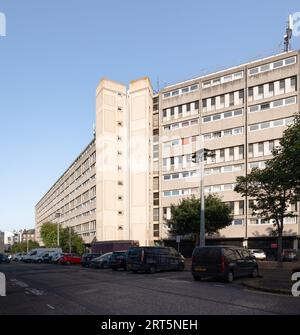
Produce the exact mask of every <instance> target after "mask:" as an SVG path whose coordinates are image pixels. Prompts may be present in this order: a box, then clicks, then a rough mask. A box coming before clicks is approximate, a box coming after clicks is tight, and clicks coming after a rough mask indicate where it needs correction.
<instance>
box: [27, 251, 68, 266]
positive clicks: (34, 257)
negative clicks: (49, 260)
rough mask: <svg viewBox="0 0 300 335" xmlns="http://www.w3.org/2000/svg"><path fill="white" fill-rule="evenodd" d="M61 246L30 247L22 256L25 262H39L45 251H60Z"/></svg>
mask: <svg viewBox="0 0 300 335" xmlns="http://www.w3.org/2000/svg"><path fill="white" fill-rule="evenodd" d="M61 251H62V250H61V248H36V249H32V250H31V251H30V252H29V253H28V254H27V255H26V256H24V257H23V259H22V260H23V262H25V263H41V262H42V255H44V254H45V253H47V252H53V253H54V252H61Z"/></svg>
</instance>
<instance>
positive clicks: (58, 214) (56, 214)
mask: <svg viewBox="0 0 300 335" xmlns="http://www.w3.org/2000/svg"><path fill="white" fill-rule="evenodd" d="M59 217H60V213H55V218H56V219H57V247H59V246H60V243H59V228H60V227H59Z"/></svg>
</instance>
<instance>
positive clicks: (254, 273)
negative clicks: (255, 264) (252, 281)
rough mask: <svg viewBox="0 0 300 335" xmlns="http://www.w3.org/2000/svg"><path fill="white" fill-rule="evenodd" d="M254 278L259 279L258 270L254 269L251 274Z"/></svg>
mask: <svg viewBox="0 0 300 335" xmlns="http://www.w3.org/2000/svg"><path fill="white" fill-rule="evenodd" d="M251 277H252V278H257V277H258V269H257V268H254V269H253V270H252V273H251Z"/></svg>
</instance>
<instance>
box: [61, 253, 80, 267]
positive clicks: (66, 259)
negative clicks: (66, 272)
mask: <svg viewBox="0 0 300 335" xmlns="http://www.w3.org/2000/svg"><path fill="white" fill-rule="evenodd" d="M58 264H67V265H69V264H81V257H80V256H78V255H75V254H64V255H63V256H61V257H60V259H59V260H58Z"/></svg>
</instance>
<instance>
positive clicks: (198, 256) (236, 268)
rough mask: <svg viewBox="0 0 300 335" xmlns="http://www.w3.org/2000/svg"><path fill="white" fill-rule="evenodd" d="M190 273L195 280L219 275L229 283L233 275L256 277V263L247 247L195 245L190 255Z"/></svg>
mask: <svg viewBox="0 0 300 335" xmlns="http://www.w3.org/2000/svg"><path fill="white" fill-rule="evenodd" d="M192 274H193V277H194V279H195V280H201V278H203V277H221V278H223V279H224V280H225V281H227V282H228V283H231V282H232V281H233V279H234V278H235V277H242V276H251V277H257V276H258V265H257V262H256V260H255V257H254V256H253V255H252V254H251V252H250V251H249V250H247V249H243V248H238V247H234V246H207V247H196V248H195V249H194V251H193V256H192Z"/></svg>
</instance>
